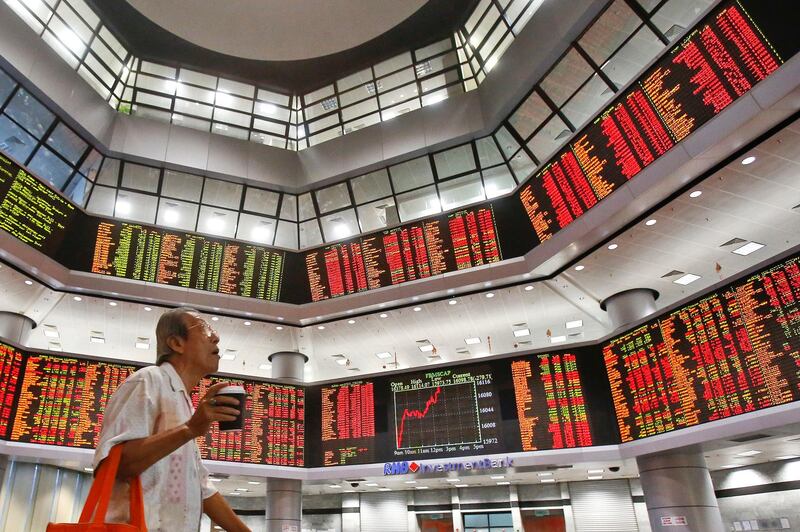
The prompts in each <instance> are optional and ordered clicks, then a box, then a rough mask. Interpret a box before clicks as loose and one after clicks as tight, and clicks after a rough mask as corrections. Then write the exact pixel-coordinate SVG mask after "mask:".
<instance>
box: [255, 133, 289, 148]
mask: <svg viewBox="0 0 800 532" xmlns="http://www.w3.org/2000/svg"><path fill="white" fill-rule="evenodd" d="M250 142H255V143H257V144H266V145H268V146H275V147H276V148H281V149H284V150H285V149H286V137H284V136H281V137H276V136H275V135H269V134H267V133H258V132H255V131H253V132H251V133H250Z"/></svg>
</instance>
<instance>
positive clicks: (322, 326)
mask: <svg viewBox="0 0 800 532" xmlns="http://www.w3.org/2000/svg"><path fill="white" fill-rule="evenodd" d="M317 330H320V331H324V330H325V326H324V325H317Z"/></svg>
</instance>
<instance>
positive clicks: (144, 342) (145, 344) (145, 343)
mask: <svg viewBox="0 0 800 532" xmlns="http://www.w3.org/2000/svg"><path fill="white" fill-rule="evenodd" d="M136 349H150V339H149V338H144V337H141V336H140V337H138V338H136Z"/></svg>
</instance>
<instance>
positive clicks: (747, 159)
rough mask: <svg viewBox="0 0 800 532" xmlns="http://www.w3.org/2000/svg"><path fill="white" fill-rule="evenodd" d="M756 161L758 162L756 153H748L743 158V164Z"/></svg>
mask: <svg viewBox="0 0 800 532" xmlns="http://www.w3.org/2000/svg"><path fill="white" fill-rule="evenodd" d="M754 162H756V157H755V155H748V156H747V157H745V158H744V159H742V164H743V165H745V166H747V165H748V164H753V163H754Z"/></svg>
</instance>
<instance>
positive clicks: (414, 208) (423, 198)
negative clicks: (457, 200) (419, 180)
mask: <svg viewBox="0 0 800 532" xmlns="http://www.w3.org/2000/svg"><path fill="white" fill-rule="evenodd" d="M397 207H398V211H399V213H400V220H401V221H403V222H407V221H408V220H413V219H415V218H421V217H423V216H429V215H431V214H437V213H439V212H441V211H442V207H441V204H440V203H439V196H438V194H437V193H436V187H435V186H433V185H431V186H429V187H425V188H420V189H417V190H412V191H411V192H406V193H405V194H398V195H397Z"/></svg>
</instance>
